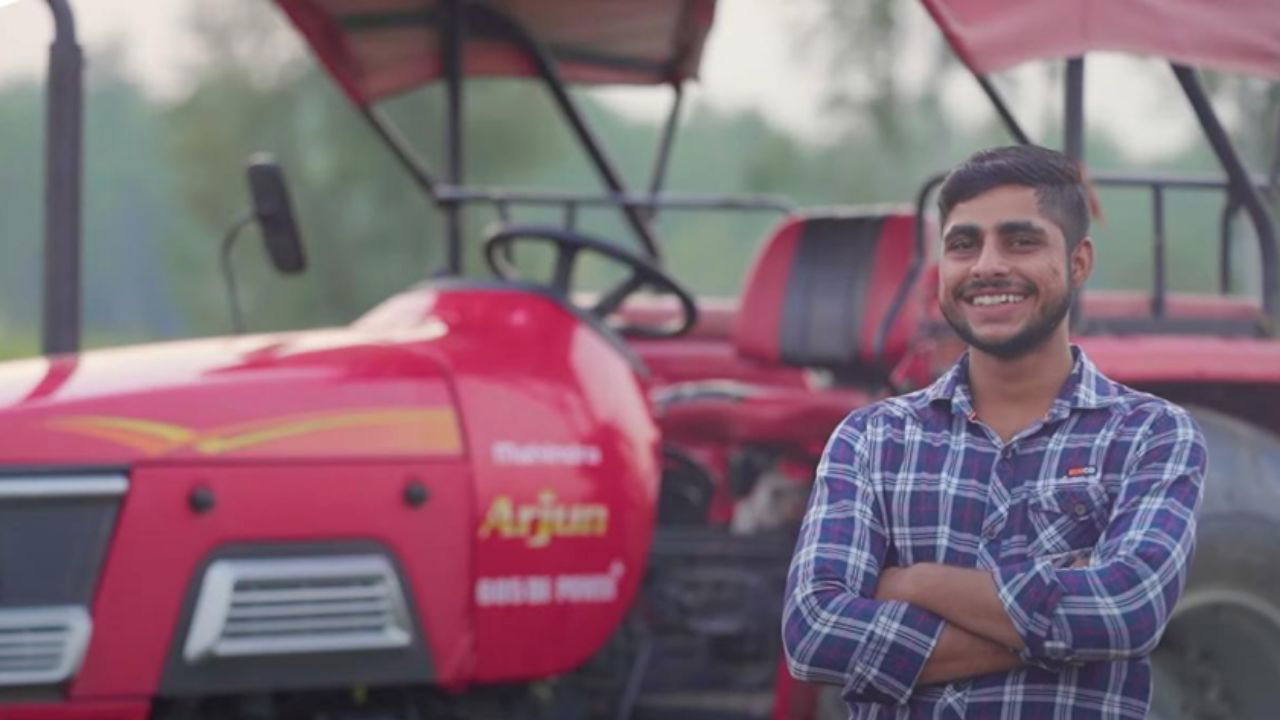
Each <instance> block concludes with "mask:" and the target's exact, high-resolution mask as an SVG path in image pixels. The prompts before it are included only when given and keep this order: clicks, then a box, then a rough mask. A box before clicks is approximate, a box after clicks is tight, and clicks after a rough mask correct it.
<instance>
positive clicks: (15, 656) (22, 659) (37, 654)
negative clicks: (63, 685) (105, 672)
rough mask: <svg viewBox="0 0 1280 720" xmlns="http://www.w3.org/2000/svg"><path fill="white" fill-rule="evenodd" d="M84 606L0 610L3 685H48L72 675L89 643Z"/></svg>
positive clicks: (0, 652)
mask: <svg viewBox="0 0 1280 720" xmlns="http://www.w3.org/2000/svg"><path fill="white" fill-rule="evenodd" d="M89 629H90V621H89V613H88V612H87V611H86V610H85V609H84V608H83V607H76V606H66V607H40V608H6V609H3V610H0V685H3V686H11V685H47V684H51V683H57V682H61V681H63V680H66V679H67V678H69V677H71V675H72V674H73V673H75V671H76V670H77V669H79V667H80V662H81V661H82V660H83V659H84V651H85V648H86V647H87V646H88V644H89Z"/></svg>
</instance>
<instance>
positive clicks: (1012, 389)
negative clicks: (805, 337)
mask: <svg viewBox="0 0 1280 720" xmlns="http://www.w3.org/2000/svg"><path fill="white" fill-rule="evenodd" d="M938 204H939V210H940V217H941V223H942V248H941V253H940V259H939V271H940V283H939V288H938V300H939V303H940V305H941V308H942V312H943V315H944V316H945V317H946V319H947V322H948V323H949V324H950V325H951V326H952V327H953V328H954V329H955V331H956V333H958V334H959V336H960V337H961V338H962V339H963V340H964V341H965V342H966V343H967V344H968V345H969V350H968V352H967V353H966V355H965V356H964V357H963V358H961V360H960V361H959V362H958V363H957V364H956V365H955V366H954V367H953V368H952V369H951V370H950V371H949V372H947V373H946V374H945V375H943V376H942V377H941V378H939V379H938V381H937V382H936V383H934V384H933V385H932V386H931V387H929V388H927V389H925V390H922V391H920V392H916V393H912V394H909V395H905V396H902V397H898V398H892V399H889V400H885V401H883V402H879V403H876V404H874V405H871V406H869V407H866V408H863V409H861V410H858V411H857V412H854V413H853V414H852V415H850V416H849V417H848V418H847V419H846V420H845V421H844V422H843V423H842V424H841V425H840V427H839V428H837V430H836V432H835V433H834V434H833V435H832V437H831V439H830V441H829V443H828V445H827V449H826V452H825V453H824V456H823V459H822V462H821V464H820V465H819V467H818V476H817V481H816V483H815V486H814V490H813V495H812V497H811V499H810V505H809V509H808V512H807V514H806V516H805V521H804V525H803V528H802V530H801V535H800V539H799V541H798V544H797V548H796V554H795V557H794V558H793V560H792V565H791V572H790V576H789V580H788V590H787V607H786V612H785V615H784V618H783V636H784V642H785V645H786V651H787V659H788V664H789V666H790V669H791V673H792V674H793V675H794V676H795V677H796V678H798V679H801V680H807V681H814V682H827V683H838V684H840V685H842V686H843V688H844V699H845V700H846V702H848V704H849V707H850V709H851V711H852V716H853V717H854V718H957V719H959V718H969V719H973V718H1003V719H1010V718H1073V719H1083V718H1144V717H1146V713H1147V708H1148V705H1149V701H1150V694H1151V689H1150V686H1151V666H1150V664H1149V661H1148V659H1147V656H1148V655H1149V654H1150V653H1151V651H1152V650H1153V649H1154V648H1155V647H1156V644H1157V643H1158V641H1159V639H1160V635H1161V633H1162V631H1163V630H1164V627H1165V624H1166V623H1167V622H1168V620H1169V616H1170V613H1171V611H1172V610H1173V606H1174V603H1175V602H1176V601H1177V599H1178V596H1179V594H1180V593H1181V591H1182V587H1183V583H1184V580H1185V577H1186V571H1187V565H1188V562H1189V561H1190V558H1191V554H1192V549H1193V546H1194V538H1195V517H1194V515H1195V511H1196V508H1197V506H1198V504H1199V500H1200V488H1201V483H1202V478H1203V476H1204V469H1205V461H1206V458H1205V448H1204V440H1203V438H1202V437H1201V435H1200V432H1199V429H1198V428H1197V427H1196V425H1195V424H1194V422H1193V421H1192V420H1191V418H1190V417H1189V416H1188V415H1187V414H1186V413H1185V412H1184V411H1183V410H1181V409H1180V408H1178V407H1176V406H1174V405H1172V404H1170V403H1168V402H1165V401H1163V400H1161V399H1159V398H1156V397H1153V396H1151V395H1147V394H1145V393H1140V392H1137V391H1134V390H1132V389H1130V388H1127V387H1124V386H1123V385H1119V384H1117V383H1114V382H1112V381H1111V380H1109V379H1107V378H1106V377H1104V376H1103V375H1102V374H1100V373H1099V372H1098V370H1097V369H1096V368H1095V367H1094V366H1093V364H1092V363H1090V361H1089V359H1088V358H1087V357H1086V356H1085V355H1084V353H1083V352H1081V351H1080V349H1079V348H1077V347H1074V346H1072V345H1071V344H1070V343H1069V341H1068V323H1067V316H1068V313H1069V311H1070V309H1071V306H1072V301H1073V300H1074V299H1075V297H1076V295H1077V294H1078V293H1079V292H1080V289H1081V288H1082V287H1083V286H1084V283H1085V281H1086V280H1087V279H1088V277H1089V273H1090V271H1091V269H1092V267H1093V259H1094V258H1093V244H1092V242H1091V241H1090V240H1089V238H1088V237H1087V233H1088V224H1089V214H1088V200H1087V194H1086V189H1085V187H1084V185H1083V183H1082V180H1081V177H1080V173H1079V170H1078V169H1077V167H1076V165H1075V164H1074V163H1073V162H1072V161H1070V160H1069V159H1067V158H1066V157H1065V156H1063V155H1061V154H1059V153H1056V152H1053V151H1051V150H1046V149H1044V148H1038V147H1031V146H1018V147H1007V148H998V149H994V150H988V151H984V152H980V153H978V154H976V155H974V156H973V157H972V158H970V159H969V160H968V161H966V162H965V163H964V164H963V165H961V166H960V167H958V168H957V169H955V170H954V171H953V172H952V173H951V175H950V176H949V177H948V179H947V181H946V182H945V183H944V185H943V186H942V188H941V190H940V195H939V203H938Z"/></svg>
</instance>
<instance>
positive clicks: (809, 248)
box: [661, 212, 925, 445]
mask: <svg viewBox="0 0 1280 720" xmlns="http://www.w3.org/2000/svg"><path fill="white" fill-rule="evenodd" d="M915 228H916V219H915V215H914V213H910V212H901V213H890V214H850V215H823V216H810V217H793V218H789V219H787V220H786V221H784V222H783V223H782V225H781V226H779V227H778V228H777V229H776V230H775V231H774V233H773V235H772V236H771V237H770V238H769V239H768V241H766V242H765V244H764V246H763V247H762V248H761V249H760V251H759V253H758V254H757V256H756V259H755V262H754V264H753V266H752V268H751V270H750V272H749V273H748V274H747V281H746V285H745V287H744V290H743V293H742V299H741V302H740V303H739V306H738V312H737V317H736V320H735V324H734V328H733V341H734V346H735V349H736V351H737V353H738V355H740V356H742V357H744V358H746V359H750V360H753V361H755V362H758V363H763V364H766V365H773V366H791V367H802V368H822V369H825V370H829V371H831V373H832V375H833V377H834V379H835V381H836V385H837V386H839V389H838V390H837V391H828V390H812V389H807V388H773V387H759V388H754V389H752V388H747V387H736V388H735V390H734V391H733V392H729V393H726V392H724V391H723V389H721V391H720V392H713V393H708V392H687V393H682V392H680V388H679V387H673V388H667V389H665V392H664V393H663V399H664V400H665V402H663V403H661V415H662V424H663V427H664V430H667V431H668V432H673V434H674V435H675V436H677V437H680V436H684V437H691V438H697V439H704V440H717V441H733V440H739V441H743V442H751V443H761V442H765V443H766V444H767V442H768V440H769V439H770V438H772V439H774V440H775V441H776V442H777V444H781V445H792V444H794V443H795V442H797V441H799V440H801V439H803V438H807V439H809V440H812V438H813V437H815V435H816V436H818V437H820V438H821V439H823V440H825V439H826V436H827V435H828V434H829V433H830V432H831V430H832V429H833V428H835V426H836V425H837V424H838V423H839V422H840V420H841V419H843V418H844V416H845V415H846V414H848V413H849V411H850V410H852V409H853V408H855V407H857V406H859V405H861V404H864V403H865V402H866V401H868V400H869V398H870V396H869V395H867V394H865V393H864V392H863V390H864V389H866V388H872V389H878V388H877V386H883V385H884V381H885V380H887V379H888V378H889V377H890V374H891V373H892V371H893V369H894V368H895V367H896V365H897V364H898V363H899V362H901V361H902V360H903V358H904V357H905V356H906V354H907V350H908V347H909V344H910V341H911V338H912V336H913V334H914V331H915V328H916V326H917V324H918V323H919V322H920V320H921V317H922V315H923V312H924V307H925V304H924V302H923V301H922V300H923V296H922V295H921V294H920V293H919V292H915V291H914V290H912V291H911V292H907V293H906V294H905V295H903V305H902V307H901V308H900V310H899V312H898V314H897V316H896V318H895V320H894V322H893V325H892V326H890V327H889V328H888V331H887V333H885V337H884V340H883V343H882V345H883V346H882V347H880V348H877V341H878V335H879V334H880V331H881V327H882V325H883V323H884V319H885V318H886V317H887V316H888V314H889V312H890V309H891V308H892V306H893V304H894V303H895V301H896V300H897V298H898V294H899V289H900V288H902V287H903V286H904V284H906V283H914V278H913V277H912V273H913V263H914V260H915V257H916V252H915ZM702 385H703V386H705V385H706V383H702ZM736 385H742V384H741V383H739V384H736ZM726 387H727V386H726ZM854 395H857V396H858V397H856V398H855V397H853V396H854ZM757 406H760V407H757ZM782 429H785V430H782Z"/></svg>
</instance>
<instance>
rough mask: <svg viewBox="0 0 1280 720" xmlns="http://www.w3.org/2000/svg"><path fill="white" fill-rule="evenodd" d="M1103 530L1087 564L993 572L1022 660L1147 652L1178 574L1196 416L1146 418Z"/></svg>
mask: <svg viewBox="0 0 1280 720" xmlns="http://www.w3.org/2000/svg"><path fill="white" fill-rule="evenodd" d="M1145 422H1146V423H1147V427H1145V428H1144V430H1145V432H1143V433H1142V436H1143V440H1142V441H1141V443H1142V444H1141V446H1140V447H1139V448H1138V449H1137V452H1135V453H1134V454H1133V456H1132V458H1133V460H1132V462H1131V463H1130V465H1129V467H1128V468H1127V470H1126V473H1125V479H1124V484H1123V486H1122V490H1121V494H1120V497H1119V498H1118V499H1117V501H1116V503H1115V506H1114V509H1113V511H1112V514H1111V517H1110V519H1109V522H1108V524H1107V527H1106V530H1105V532H1104V533H1103V535H1102V537H1101V538H1100V539H1099V541H1098V544H1097V546H1096V547H1095V549H1094V552H1093V555H1092V557H1091V559H1090V563H1089V566H1088V567H1085V568H1078V569H1063V568H1057V567H1055V566H1054V565H1053V563H1052V562H1051V561H1049V560H1044V559H1032V560H1028V561H1025V562H1022V563H1018V564H1015V565H1010V566H1005V567H1001V568H1000V569H999V570H998V572H997V573H996V584H997V586H998V588H999V594H1000V600H1001V602H1002V603H1003V604H1004V606H1005V609H1006V610H1007V611H1008V613H1009V617H1010V618H1011V619H1012V620H1013V624H1014V626H1015V627H1016V628H1017V630H1018V633H1019V634H1020V635H1021V636H1022V638H1023V640H1024V642H1025V643H1026V651H1025V653H1024V659H1025V660H1028V661H1032V662H1035V661H1045V660H1049V661H1065V662H1069V663H1083V662H1090V661H1105V660H1119V659H1124V658H1135V657H1144V656H1146V655H1149V654H1150V653H1151V651H1152V650H1154V649H1155V647H1156V645H1157V644H1158V643H1159V641H1160V635H1161V633H1162V632H1163V631H1164V627H1165V625H1166V623H1167V622H1168V620H1169V615H1170V613H1171V611H1172V610H1173V606H1174V604H1175V603H1176V602H1177V600H1178V597H1179V595H1180V594H1181V593H1182V588H1183V585H1184V584H1185V582H1186V576H1187V565H1188V562H1189V559H1190V558H1191V556H1192V551H1193V549H1194V545H1195V529H1196V521H1195V512H1196V509H1197V507H1198V505H1199V502H1200V495H1201V493H1200V490H1201V485H1202V483H1203V479H1204V473H1205V465H1206V452H1205V443H1204V438H1203V436H1202V435H1201V433H1200V430H1199V428H1198V427H1197V426H1196V425H1195V422H1194V421H1193V420H1192V419H1191V418H1190V416H1188V415H1187V414H1186V412H1184V411H1182V410H1181V409H1179V408H1175V407H1171V406H1166V407H1164V408H1162V409H1161V410H1159V411H1158V412H1155V413H1153V414H1152V415H1151V416H1149V417H1147V418H1146V419H1145Z"/></svg>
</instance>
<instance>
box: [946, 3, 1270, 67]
mask: <svg viewBox="0 0 1280 720" xmlns="http://www.w3.org/2000/svg"><path fill="white" fill-rule="evenodd" d="M922 2H923V3H924V5H925V7H927V8H928V9H929V12H930V13H931V14H932V15H933V18H934V21H935V22H936V23H937V24H938V27H939V28H941V29H942V32H943V34H944V35H945V36H946V38H947V41H948V42H949V43H950V44H951V47H952V48H953V49H954V50H955V53H956V55H957V56H959V57H960V59H961V60H963V61H964V63H965V64H966V65H968V66H969V68H970V69H971V70H972V71H973V72H974V73H976V74H979V75H981V74H986V73H991V72H995V71H998V70H1003V69H1006V68H1009V67H1012V66H1014V65H1017V64H1019V63H1022V62H1025V61H1028V60H1037V59H1047V58H1067V57H1074V56H1079V55H1084V54H1085V53H1088V52H1092V51H1099V50H1102V51H1108V50H1109V51H1115V52H1124V53H1131V54H1136V55H1155V56H1158V57H1162V58H1167V59H1169V60H1173V61H1174V62H1178V63H1182V64H1184V65H1190V66H1193V67H1205V68H1213V69H1217V70H1227V71H1231V72H1242V73H1247V74H1255V75H1265V76H1268V77H1272V78H1280V12H1277V6H1276V3H1275V0H1230V2H1223V0H1107V1H1106V2H1062V1H1061V0H922Z"/></svg>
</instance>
